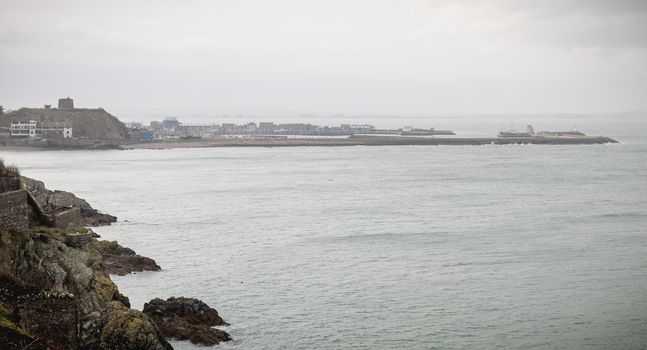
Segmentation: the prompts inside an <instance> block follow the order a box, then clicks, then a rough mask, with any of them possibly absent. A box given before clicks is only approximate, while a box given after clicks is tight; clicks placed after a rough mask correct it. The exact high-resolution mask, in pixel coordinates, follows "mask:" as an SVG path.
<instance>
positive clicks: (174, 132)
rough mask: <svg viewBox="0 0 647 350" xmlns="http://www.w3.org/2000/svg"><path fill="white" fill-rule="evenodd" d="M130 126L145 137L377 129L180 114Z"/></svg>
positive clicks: (337, 132)
mask: <svg viewBox="0 0 647 350" xmlns="http://www.w3.org/2000/svg"><path fill="white" fill-rule="evenodd" d="M129 129H130V132H131V138H138V139H141V140H152V139H164V138H178V137H200V138H216V137H226V136H256V137H272V136H285V135H302V136H344V135H353V134H371V133H377V132H378V129H376V128H375V127H374V126H372V125H351V124H342V125H340V126H338V127H329V126H318V125H313V124H306V123H282V124H275V123H273V122H260V123H258V124H256V123H246V124H235V123H222V124H195V125H189V124H182V123H181V122H179V121H178V120H177V118H172V117H171V118H165V119H164V120H162V121H152V122H150V125H149V126H143V125H141V124H138V123H130V124H129Z"/></svg>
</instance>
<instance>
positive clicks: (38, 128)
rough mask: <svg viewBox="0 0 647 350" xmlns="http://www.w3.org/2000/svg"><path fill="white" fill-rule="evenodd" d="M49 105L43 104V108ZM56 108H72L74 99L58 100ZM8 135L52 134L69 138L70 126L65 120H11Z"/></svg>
mask: <svg viewBox="0 0 647 350" xmlns="http://www.w3.org/2000/svg"><path fill="white" fill-rule="evenodd" d="M51 108H52V106H51V105H45V109H51ZM58 109H68V110H72V109H74V100H73V99H71V98H69V97H66V98H60V99H59V100H58ZM9 135H10V136H11V137H17V138H25V137H29V138H47V137H52V136H57V137H63V138H71V137H72V126H71V125H67V123H65V122H60V123H53V124H52V123H50V124H46V123H39V122H37V121H34V120H29V121H21V120H16V121H12V122H11V124H10V125H9Z"/></svg>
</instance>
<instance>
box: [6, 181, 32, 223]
mask: <svg viewBox="0 0 647 350" xmlns="http://www.w3.org/2000/svg"><path fill="white" fill-rule="evenodd" d="M29 213H30V211H29V204H27V190H18V191H11V192H5V193H0V231H16V232H25V231H28V230H29Z"/></svg>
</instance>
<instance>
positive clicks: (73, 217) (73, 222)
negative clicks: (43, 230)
mask: <svg viewBox="0 0 647 350" xmlns="http://www.w3.org/2000/svg"><path fill="white" fill-rule="evenodd" d="M52 219H53V220H52V221H53V226H54V227H56V228H68V227H70V226H79V223H80V222H81V209H79V208H70V209H67V210H63V211H59V212H56V213H53V214H52Z"/></svg>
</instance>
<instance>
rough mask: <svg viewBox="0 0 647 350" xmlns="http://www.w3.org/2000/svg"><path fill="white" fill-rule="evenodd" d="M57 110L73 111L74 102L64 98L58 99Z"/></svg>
mask: <svg viewBox="0 0 647 350" xmlns="http://www.w3.org/2000/svg"><path fill="white" fill-rule="evenodd" d="M58 109H74V100H73V99H71V98H69V96H68V97H66V98H59V99H58Z"/></svg>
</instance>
